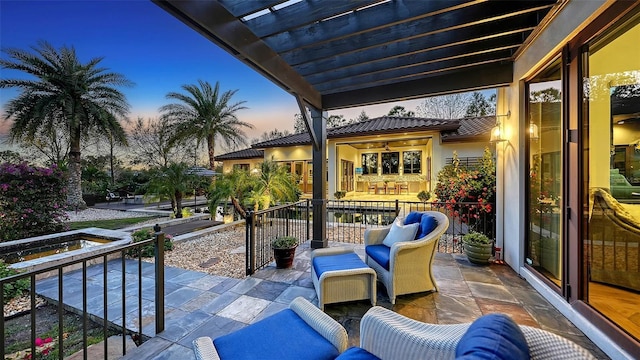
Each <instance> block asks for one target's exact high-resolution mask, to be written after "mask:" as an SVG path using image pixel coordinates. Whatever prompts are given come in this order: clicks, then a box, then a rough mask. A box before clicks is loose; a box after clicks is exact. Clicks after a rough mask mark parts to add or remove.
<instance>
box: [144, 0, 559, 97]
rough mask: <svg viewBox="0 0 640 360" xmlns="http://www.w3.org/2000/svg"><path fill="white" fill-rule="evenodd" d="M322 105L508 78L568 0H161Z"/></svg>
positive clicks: (477, 85) (480, 84) (231, 50)
mask: <svg viewBox="0 0 640 360" xmlns="http://www.w3.org/2000/svg"><path fill="white" fill-rule="evenodd" d="M152 1H154V3H156V4H157V5H159V6H160V7H162V8H163V9H164V10H166V11H167V12H169V13H171V14H172V15H173V16H175V17H176V18H178V19H180V20H181V21H183V22H184V23H185V24H187V25H188V26H190V27H191V28H193V29H194V30H196V31H198V32H199V33H201V34H202V35H203V36H205V37H206V38H208V39H209V40H211V41H212V42H214V43H215V44H217V45H218V46H220V47H221V48H223V49H225V50H226V51H227V52H229V53H230V54H231V55H233V56H234V57H236V58H237V59H239V60H241V61H243V62H244V63H246V64H247V65H249V66H251V67H252V68H253V69H255V70H256V71H258V72H259V73H261V74H262V75H264V76H265V77H266V78H268V79H270V80H271V81H273V82H274V83H275V84H277V85H278V86H280V87H281V88H283V89H284V90H286V91H287V92H289V93H291V94H293V95H294V96H297V97H299V98H301V99H302V100H303V101H304V102H305V103H307V104H309V105H310V106H313V107H315V108H316V109H324V110H332V109H338V108H345V107H351V106H361V105H368V104H374V103H382V102H388V101H396V100H405V99H412V98H418V97H425V96H431V95H441V94H447V93H454V92H462V91H469V90H478V89H486V88H493V87H499V86H504V85H507V84H509V83H511V82H512V81H513V60H514V56H515V54H517V52H518V50H519V49H521V48H522V47H523V46H525V45H526V44H527V43H528V42H529V41H530V40H531V36H532V34H533V33H534V31H535V30H536V28H537V27H538V26H540V24H543V23H544V22H543V19H544V18H545V17H546V16H547V14H553V13H554V12H553V11H551V10H552V9H553V7H554V6H559V5H560V4H561V3H562V2H563V0H529V1H527V0H522V1H496V0H440V1H438V0H430V1H410V0H394V1H385V0H359V1H330V2H328V1H321V0H303V1H297V0H288V1H286V0H244V1H242V0H210V1H202V0H152Z"/></svg>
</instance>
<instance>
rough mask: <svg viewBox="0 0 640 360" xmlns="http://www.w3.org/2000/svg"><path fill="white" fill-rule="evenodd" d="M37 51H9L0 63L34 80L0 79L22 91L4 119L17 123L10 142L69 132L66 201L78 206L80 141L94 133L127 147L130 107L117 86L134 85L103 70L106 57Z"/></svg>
mask: <svg viewBox="0 0 640 360" xmlns="http://www.w3.org/2000/svg"><path fill="white" fill-rule="evenodd" d="M31 49H32V50H33V51H26V50H20V49H7V50H4V52H5V53H6V54H7V55H8V58H7V59H0V66H1V67H2V68H3V69H11V70H18V71H22V72H24V73H26V74H28V75H31V76H32V77H35V79H33V78H31V79H19V78H18V79H0V88H18V89H19V90H20V93H19V94H18V95H17V96H16V97H15V98H14V99H12V100H10V101H9V102H8V103H7V105H6V108H5V111H6V116H5V120H9V119H11V120H13V125H12V126H11V130H10V133H9V137H10V140H11V141H19V140H21V139H29V138H34V137H35V136H36V135H37V134H38V132H39V131H41V130H42V131H45V132H48V133H52V132H53V131H56V129H64V131H66V132H68V134H69V143H70V146H69V179H68V195H67V202H68V204H69V205H71V206H74V207H79V208H84V207H86V204H85V202H84V201H83V200H82V187H81V183H82V181H81V176H82V175H81V174H82V168H81V165H80V140H81V138H83V137H86V136H89V134H90V133H92V132H95V133H98V134H101V135H105V136H111V137H113V139H114V141H116V142H118V143H121V144H126V142H127V139H126V134H125V132H124V129H123V128H122V125H120V123H119V122H118V117H122V118H124V116H126V114H127V113H128V111H129V104H128V102H127V100H126V98H125V96H124V94H123V93H121V92H120V91H119V90H118V89H117V88H116V87H117V86H131V85H133V83H131V82H130V81H129V80H127V79H126V78H125V77H124V76H123V75H121V74H118V73H113V72H108V71H107V69H106V68H103V67H100V66H99V64H100V62H101V61H102V58H93V59H91V60H89V62H87V63H84V64H83V63H81V62H80V60H79V59H78V56H77V55H76V51H75V49H74V48H73V47H66V46H63V47H61V48H60V49H59V50H58V49H56V48H54V47H53V46H51V45H50V44H49V43H47V42H44V41H43V42H39V43H38V45H37V46H34V47H32V48H31Z"/></svg>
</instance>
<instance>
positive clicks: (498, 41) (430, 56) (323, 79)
mask: <svg viewBox="0 0 640 360" xmlns="http://www.w3.org/2000/svg"><path fill="white" fill-rule="evenodd" d="M521 41H522V40H521V37H520V34H511V35H510V36H508V37H501V38H492V39H485V40H481V41H477V42H474V43H470V44H467V43H463V44H458V45H455V46H452V47H444V48H439V49H435V50H432V51H425V52H420V53H415V54H407V55H404V56H400V57H392V58H386V59H382V60H379V61H372V62H367V63H360V64H358V65H354V66H349V67H343V68H338V69H332V70H329V71H325V72H322V73H316V74H313V75H308V76H305V78H306V79H307V81H309V82H310V83H311V84H313V85H314V86H316V85H319V84H322V83H327V82H332V81H337V80H340V79H346V78H352V77H355V76H364V75H373V74H375V73H379V72H384V71H387V70H388V69H402V68H409V67H418V66H420V65H426V64H435V65H443V64H445V63H441V62H443V60H449V59H456V58H463V57H467V56H470V55H477V54H483V53H484V54H486V53H492V52H495V53H497V52H499V51H502V50H505V49H507V50H508V49H511V50H512V51H515V49H517V48H518V46H520V43H521Z"/></svg>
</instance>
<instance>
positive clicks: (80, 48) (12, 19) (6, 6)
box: [0, 0, 418, 138]
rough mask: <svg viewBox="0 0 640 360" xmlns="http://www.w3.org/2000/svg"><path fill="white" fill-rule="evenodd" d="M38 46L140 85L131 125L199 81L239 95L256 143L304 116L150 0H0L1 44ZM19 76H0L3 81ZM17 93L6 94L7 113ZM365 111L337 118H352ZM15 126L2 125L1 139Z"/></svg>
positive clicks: (374, 111)
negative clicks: (66, 51)
mask: <svg viewBox="0 0 640 360" xmlns="http://www.w3.org/2000/svg"><path fill="white" fill-rule="evenodd" d="M39 40H45V41H47V42H49V43H51V44H52V45H54V46H55V47H56V48H59V47H61V46H63V45H66V46H73V47H74V48H75V49H76V52H77V54H78V57H79V58H80V59H81V61H83V62H86V61H88V60H89V59H90V58H93V57H104V60H103V61H102V65H103V66H104V67H107V68H109V70H111V71H113V72H118V73H121V74H123V75H125V76H126V77H127V78H128V79H129V80H131V81H133V82H134V83H135V84H136V85H135V86H134V87H132V88H122V89H121V90H122V91H123V92H124V93H125V94H126V96H127V99H128V100H129V103H130V104H131V112H130V115H129V117H130V118H131V119H135V118H137V117H138V116H142V117H144V118H148V117H156V116H157V109H158V107H160V106H161V105H163V104H166V103H167V101H166V99H165V97H164V96H165V95H166V94H167V93H168V92H170V91H181V89H180V86H181V85H183V84H194V83H197V81H198V79H202V80H207V81H209V82H210V83H212V84H214V83H215V82H216V81H219V82H220V86H221V88H222V89H223V90H232V89H238V92H237V93H236V95H235V96H234V99H235V100H236V101H239V100H244V101H246V104H245V105H246V106H247V107H248V108H249V109H248V110H243V111H241V112H239V113H238V116H239V117H240V119H241V120H243V121H247V122H249V123H252V124H253V125H254V126H255V127H256V129H255V130H253V131H250V133H249V134H248V135H249V137H251V138H253V137H258V136H259V135H260V134H261V133H262V132H264V131H268V130H272V129H274V128H278V129H280V130H284V129H288V130H292V129H293V116H294V115H295V114H296V113H298V112H299V111H298V108H297V105H296V102H295V100H294V98H293V97H292V96H291V95H289V94H288V93H286V92H285V91H284V90H282V89H280V88H279V87H277V86H276V85H274V84H273V83H271V82H270V81H268V80H266V79H265V78H263V77H262V76H261V75H259V74H258V73H257V72H255V71H254V70H252V69H251V68H249V67H248V66H247V65H245V64H243V63H241V62H240V61H239V60H236V59H235V58H233V57H232V56H231V55H229V54H227V53H226V52H225V51H223V50H222V49H220V48H219V47H218V46H216V45H215V44H213V43H211V42H210V41H209V40H207V39H205V38H204V37H203V36H201V35H200V34H198V33H197V32H196V31H194V30H192V29H191V28H189V27H187V26H186V25H185V24H183V23H182V22H180V21H179V20H177V19H176V18H174V17H173V16H171V15H170V14H168V13H167V12H165V11H164V10H162V9H161V8H160V7H158V6H156V5H155V4H153V3H152V2H151V1H147V0H135V1H131V0H130V1H120V0H115V1H114V0H112V1H96V0H84V1H52V0H45V1H11V0H9V1H8V0H0V46H1V47H2V48H20V49H28V48H29V47H31V46H34V45H36V44H37V42H38V41H39ZM1 56H5V54H2V55H1ZM20 76H22V75H21V74H20V73H19V72H15V71H8V70H0V77H2V78H15V77H20ZM16 94H17V91H16V90H6V89H2V90H0V107H3V105H4V104H5V103H6V102H7V101H8V100H9V99H11V98H12V97H14V96H15V95H16ZM417 104H418V101H416V100H414V101H412V102H405V103H404V104H403V105H405V107H406V108H407V109H409V110H415V106H416V105H417ZM393 105H394V104H382V105H377V106H372V107H367V108H364V110H365V111H366V112H367V114H368V115H369V116H370V117H375V116H381V115H384V114H386V113H387V112H388V110H389V109H391V108H392V107H393ZM362 109H363V108H359V109H345V110H342V111H335V112H333V113H334V114H343V115H345V117H347V118H353V117H355V116H357V114H359V113H360V111H361V110H362ZM8 125H9V124H8V123H7V122H4V121H0V133H2V132H6V130H7V128H8V127H7V126H8Z"/></svg>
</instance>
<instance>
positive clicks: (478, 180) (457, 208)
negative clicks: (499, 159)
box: [435, 148, 496, 231]
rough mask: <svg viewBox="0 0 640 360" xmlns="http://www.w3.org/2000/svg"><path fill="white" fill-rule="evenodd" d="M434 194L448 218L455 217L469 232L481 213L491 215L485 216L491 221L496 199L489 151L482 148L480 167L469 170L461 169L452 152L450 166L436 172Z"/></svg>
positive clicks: (494, 178) (493, 169) (492, 164)
mask: <svg viewBox="0 0 640 360" xmlns="http://www.w3.org/2000/svg"><path fill="white" fill-rule="evenodd" d="M435 193H436V196H437V197H438V201H440V202H443V203H444V207H445V209H446V210H447V211H448V213H449V215H450V216H452V217H457V218H459V219H460V221H461V222H462V223H465V224H467V225H469V227H470V228H471V229H473V228H474V227H475V225H476V224H477V223H478V220H479V219H480V215H482V214H483V213H484V214H487V215H492V216H488V217H487V218H488V219H489V221H492V220H491V219H492V218H493V215H494V212H495V209H494V205H493V204H494V203H495V200H496V167H495V164H494V162H493V155H492V154H491V151H489V148H485V150H484V154H483V156H482V160H481V162H480V166H478V167H477V168H473V169H470V168H466V167H465V166H461V165H460V161H459V160H458V154H457V153H455V152H454V153H453V162H452V164H451V165H447V166H445V167H443V168H442V170H440V172H439V173H438V183H437V184H436V188H435ZM460 203H466V204H465V205H461V204H460ZM489 229H491V227H489ZM489 231H491V230H489Z"/></svg>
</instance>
